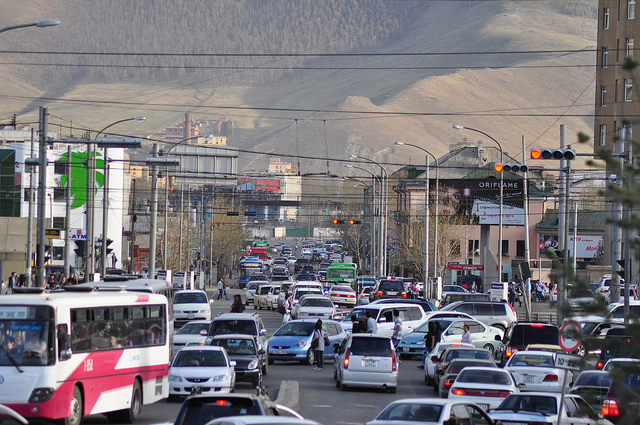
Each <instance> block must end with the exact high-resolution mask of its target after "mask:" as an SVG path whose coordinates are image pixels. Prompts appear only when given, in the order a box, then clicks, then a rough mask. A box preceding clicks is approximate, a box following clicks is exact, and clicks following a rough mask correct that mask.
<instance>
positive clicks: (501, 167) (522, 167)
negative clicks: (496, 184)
mask: <svg viewBox="0 0 640 425" xmlns="http://www.w3.org/2000/svg"><path fill="white" fill-rule="evenodd" d="M493 169H494V170H496V171H497V172H498V173H501V172H503V171H505V172H509V171H511V172H513V173H526V172H527V171H529V166H528V165H526V164H500V163H497V164H496V165H495V166H494V167H493Z"/></svg>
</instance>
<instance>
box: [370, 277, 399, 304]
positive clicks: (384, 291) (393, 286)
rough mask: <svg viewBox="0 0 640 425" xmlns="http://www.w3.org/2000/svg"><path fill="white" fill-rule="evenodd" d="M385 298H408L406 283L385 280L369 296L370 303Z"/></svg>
mask: <svg viewBox="0 0 640 425" xmlns="http://www.w3.org/2000/svg"><path fill="white" fill-rule="evenodd" d="M384 298H407V291H405V289H404V282H403V281H401V280H392V279H384V280H381V281H380V282H378V283H377V284H376V286H374V287H373V290H372V291H371V294H370V295H369V301H370V302H373V301H375V300H380V299H384Z"/></svg>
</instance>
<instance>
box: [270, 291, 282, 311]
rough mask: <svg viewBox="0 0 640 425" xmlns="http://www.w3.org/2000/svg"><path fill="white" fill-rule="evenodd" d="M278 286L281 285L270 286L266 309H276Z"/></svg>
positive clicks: (278, 293)
mask: <svg viewBox="0 0 640 425" xmlns="http://www.w3.org/2000/svg"><path fill="white" fill-rule="evenodd" d="M280 286H281V285H273V286H272V287H271V290H270V291H269V293H268V294H267V310H277V309H278V295H280Z"/></svg>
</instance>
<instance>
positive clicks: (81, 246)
mask: <svg viewBox="0 0 640 425" xmlns="http://www.w3.org/2000/svg"><path fill="white" fill-rule="evenodd" d="M74 242H75V243H76V248H74V250H73V251H74V252H75V253H76V255H77V256H78V257H80V258H82V257H84V256H85V248H86V246H87V241H85V240H83V239H76V240H74Z"/></svg>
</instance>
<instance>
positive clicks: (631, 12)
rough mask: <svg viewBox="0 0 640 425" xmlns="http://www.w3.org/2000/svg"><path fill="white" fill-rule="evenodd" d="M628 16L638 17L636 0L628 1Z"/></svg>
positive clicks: (630, 17) (631, 17)
mask: <svg viewBox="0 0 640 425" xmlns="http://www.w3.org/2000/svg"><path fill="white" fill-rule="evenodd" d="M627 18H629V19H636V0H629V2H628V3H627Z"/></svg>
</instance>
